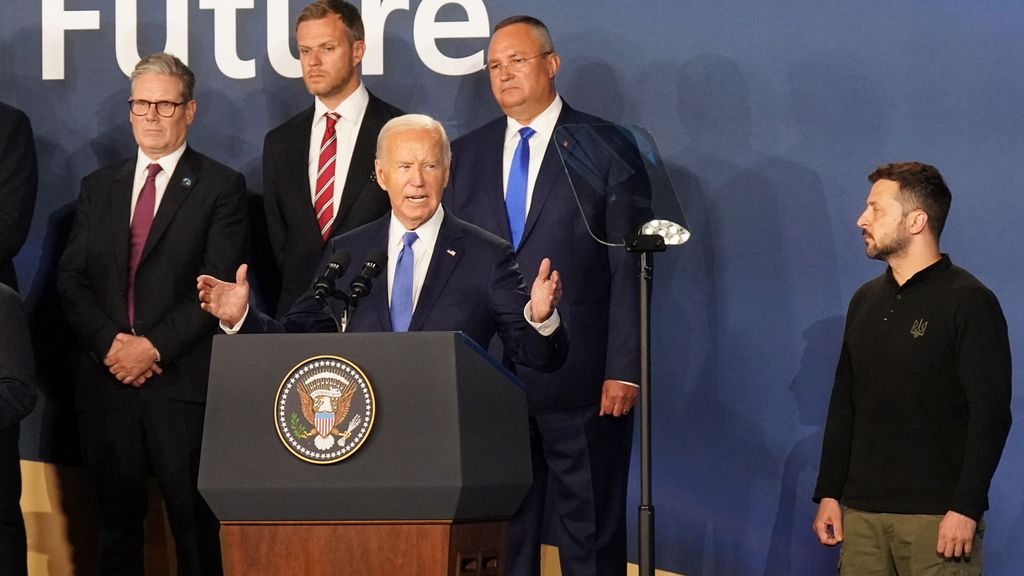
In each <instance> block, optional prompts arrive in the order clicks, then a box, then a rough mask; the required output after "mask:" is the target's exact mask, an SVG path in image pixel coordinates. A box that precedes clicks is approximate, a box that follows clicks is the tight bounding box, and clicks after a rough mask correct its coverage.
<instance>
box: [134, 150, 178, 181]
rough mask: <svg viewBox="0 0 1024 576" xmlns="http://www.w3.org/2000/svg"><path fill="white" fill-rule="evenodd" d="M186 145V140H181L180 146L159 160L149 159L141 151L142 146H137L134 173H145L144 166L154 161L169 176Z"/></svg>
mask: <svg viewBox="0 0 1024 576" xmlns="http://www.w3.org/2000/svg"><path fill="white" fill-rule="evenodd" d="M187 146H188V144H187V143H186V142H182V143H181V146H179V147H178V149H177V150H175V151H174V152H171V153H170V154H166V155H164V156H162V157H160V159H159V160H153V159H151V158H150V157H149V156H146V153H145V152H143V151H142V148H139V153H138V155H137V156H136V159H135V175H136V176H139V174H143V175H144V174H145V173H146V168H147V167H148V166H149V165H150V164H154V163H156V164H159V165H160V168H161V172H162V173H164V174H167V176H170V175H171V174H172V173H174V169H175V168H177V166H178V160H181V155H182V154H184V153H185V148H186V147H187Z"/></svg>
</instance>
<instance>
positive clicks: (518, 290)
mask: <svg viewBox="0 0 1024 576" xmlns="http://www.w3.org/2000/svg"><path fill="white" fill-rule="evenodd" d="M389 223H390V213H389V214H386V215H385V216H384V217H382V218H380V219H378V220H376V221H374V222H372V223H370V224H367V225H366V226H363V227H361V228H358V229H356V230H354V231H352V232H349V233H348V234H344V235H342V236H339V237H337V238H334V239H332V240H331V242H330V243H329V245H328V249H327V250H325V251H324V258H323V260H322V261H321V263H320V268H319V269H320V270H323V269H324V268H326V266H327V263H328V262H330V261H331V259H332V258H333V257H334V254H335V252H337V251H342V250H346V251H348V252H349V253H350V254H351V255H352V265H351V266H350V267H349V270H347V271H346V272H345V273H344V274H343V275H342V276H341V277H340V278H338V280H337V281H336V286H338V287H340V288H343V289H345V291H347V288H348V286H349V284H350V282H351V280H352V278H354V277H355V276H356V275H358V274H359V273H360V271H361V268H362V263H363V262H364V261H365V260H366V257H367V256H368V255H369V254H370V253H371V252H374V251H378V250H386V249H387V242H388V226H389ZM374 284H375V286H374V288H373V290H371V291H370V294H369V295H368V296H367V297H366V298H364V299H362V300H361V301H360V304H359V307H358V309H357V311H356V313H355V315H354V316H353V317H352V320H351V322H350V324H349V326H348V331H349V332H390V331H391V313H390V307H389V305H388V288H387V278H386V273H384V272H382V273H381V275H380V276H379V277H378V278H377V280H376V282H375V283H374ZM529 299H530V297H529V295H528V294H527V293H526V290H525V284H524V282H523V276H522V274H520V273H519V267H518V265H517V264H516V261H515V258H514V256H513V254H512V246H511V245H510V244H509V243H508V242H504V241H502V240H501V239H500V238H498V237H496V236H494V235H492V234H489V233H487V232H485V231H483V230H481V229H479V228H477V227H476V226H473V225H470V224H467V223H466V222H463V221H461V220H459V219H458V218H455V217H454V216H452V215H451V214H448V213H446V214H445V216H444V220H442V221H441V227H440V230H439V232H438V236H437V242H436V243H435V244H434V253H433V255H432V256H431V260H430V268H428V270H427V276H426V278H425V279H424V281H423V287H422V288H421V289H420V295H419V299H418V300H417V303H416V309H415V310H414V311H413V316H412V322H411V323H410V324H409V331H410V332H414V331H460V332H463V333H465V334H466V335H467V336H469V337H470V338H472V339H473V340H474V341H475V342H477V343H483V344H485V345H486V343H487V342H490V340H491V338H492V337H494V336H495V335H497V336H499V337H500V338H501V340H502V342H504V343H505V346H506V350H507V351H508V353H507V355H506V358H505V360H506V365H507V366H509V367H511V365H510V363H516V364H522V365H529V366H532V367H533V368H534V369H537V370H548V371H550V370H554V369H557V368H558V367H559V366H561V365H562V363H563V362H564V361H565V358H566V353H567V349H568V341H567V338H566V331H565V330H564V329H563V328H561V327H559V328H558V330H556V331H555V333H554V334H552V335H551V336H550V337H544V336H542V335H541V334H540V333H539V332H537V331H536V330H535V329H534V328H533V327H531V326H530V325H529V323H528V322H527V321H526V319H525V318H524V317H523V309H524V307H525V306H526V303H527V302H528V301H529ZM335 330H336V327H335V324H334V321H333V320H331V318H330V317H329V316H328V315H327V314H326V313H325V312H324V310H323V309H322V308H321V306H320V304H318V303H317V302H316V300H315V299H314V297H313V291H312V289H310V290H307V291H306V293H305V294H304V295H303V296H302V297H301V298H299V300H298V301H297V302H296V303H295V305H294V306H293V307H292V309H291V310H289V311H288V313H287V314H285V315H284V316H283V317H282V318H281V323H278V322H276V321H274V320H272V319H271V318H269V317H268V316H266V315H264V314H262V313H260V312H259V311H257V310H255V309H254V308H250V311H249V315H248V316H247V317H246V319H245V322H244V323H243V324H242V327H241V332H250V333H251V332H258V333H264V332H334V331H335Z"/></svg>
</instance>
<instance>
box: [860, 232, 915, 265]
mask: <svg viewBox="0 0 1024 576" xmlns="http://www.w3.org/2000/svg"><path fill="white" fill-rule="evenodd" d="M872 239H873V240H874V241H875V243H874V245H871V244H868V245H867V247H866V248H865V249H864V253H865V254H867V256H868V258H872V259H874V260H888V259H889V258H891V257H893V256H896V255H899V254H900V253H901V252H903V251H904V250H906V249H907V246H910V234H909V233H907V231H906V230H904V229H903V227H902V226H900V227H899V228H897V229H896V233H895V234H894V235H893V236H892V237H891V238H889V239H879V238H875V237H873V236H872Z"/></svg>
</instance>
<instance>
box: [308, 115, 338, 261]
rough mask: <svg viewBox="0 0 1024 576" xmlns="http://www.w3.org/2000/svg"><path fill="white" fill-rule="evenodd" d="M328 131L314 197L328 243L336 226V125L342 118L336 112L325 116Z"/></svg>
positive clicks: (321, 152) (322, 229) (318, 223)
mask: <svg viewBox="0 0 1024 576" xmlns="http://www.w3.org/2000/svg"><path fill="white" fill-rule="evenodd" d="M324 117H325V118H326V119H327V129H326V130H324V139H323V142H321V144H320V162H319V164H318V165H317V171H316V195H315V196H313V209H314V210H315V211H316V222H317V225H319V227H320V236H321V237H322V238H323V239H324V242H326V241H327V238H328V237H329V236H330V235H331V226H332V225H333V224H334V173H335V160H336V158H337V156H338V135H337V133H336V132H335V131H334V125H335V123H337V121H338V119H339V118H341V116H340V115H339V114H337V113H336V112H328V113H326V114H324Z"/></svg>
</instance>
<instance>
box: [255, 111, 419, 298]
mask: <svg viewBox="0 0 1024 576" xmlns="http://www.w3.org/2000/svg"><path fill="white" fill-rule="evenodd" d="M313 110H314V107H313V106H310V107H309V108H307V109H305V110H303V111H302V112H300V113H299V114H298V115H296V116H294V117H292V118H291V119H289V120H288V121H286V122H285V123H284V124H281V125H280V126H278V127H276V128H274V129H273V130H271V131H270V132H268V133H267V137H266V139H265V140H264V142H263V202H264V208H265V212H266V217H267V233H268V234H269V236H270V245H271V247H272V248H273V250H274V260H275V262H276V263H277V269H278V271H279V272H280V273H281V297H280V299H279V300H278V304H277V316H281V315H282V314H284V313H285V312H287V311H288V309H289V308H290V307H291V305H292V304H293V303H294V302H295V300H297V299H298V298H299V296H301V295H302V293H303V292H305V291H306V289H307V288H309V286H310V284H312V283H313V280H314V279H315V278H314V277H315V275H316V273H317V269H316V264H317V262H319V261H320V258H321V256H322V255H323V248H324V242H323V239H322V238H321V236H320V228H319V226H318V225H317V221H316V214H315V211H314V209H313V202H312V200H311V199H310V195H309V170H308V165H309V138H310V133H311V132H312V128H313ZM401 115H402V111H401V110H399V109H398V108H395V107H394V106H392V105H390V104H388V103H387V102H384V101H383V100H381V99H379V98H377V97H376V96H374V95H373V94H370V101H369V103H368V104H367V105H366V113H365V114H364V116H363V123H362V124H361V125H360V127H359V134H358V135H357V136H356V143H355V148H354V149H353V150H352V158H351V159H349V160H347V162H348V176H346V179H345V190H344V192H343V193H342V195H341V205H340V206H338V207H337V210H336V213H337V214H338V217H337V218H335V220H334V225H333V227H332V228H331V234H330V236H331V237H335V236H339V235H341V234H343V233H345V232H348V231H350V230H353V229H355V228H358V227H359V226H362V225H363V224H366V223H368V222H371V221H373V220H376V219H377V218H379V217H380V216H381V215H382V214H384V213H385V212H387V211H388V209H389V208H390V204H389V203H388V196H387V193H385V192H384V191H383V190H381V188H380V185H378V184H377V178H376V176H375V174H374V169H373V160H374V158H375V157H376V154H377V134H379V133H380V129H381V128H383V127H384V124H386V123H387V121H388V120H390V119H392V118H394V117H395V116H401ZM343 161H344V160H342V159H339V161H338V163H339V165H341V164H342V162H343Z"/></svg>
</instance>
